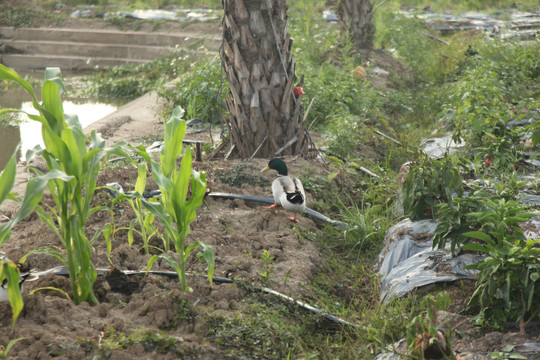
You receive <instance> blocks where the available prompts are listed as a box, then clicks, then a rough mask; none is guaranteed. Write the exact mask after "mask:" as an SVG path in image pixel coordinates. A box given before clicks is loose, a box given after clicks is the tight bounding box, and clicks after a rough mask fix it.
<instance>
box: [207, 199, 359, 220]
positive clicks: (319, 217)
mask: <svg viewBox="0 0 540 360" xmlns="http://www.w3.org/2000/svg"><path fill="white" fill-rule="evenodd" d="M207 196H210V197H213V198H216V199H228V200H234V199H239V200H245V201H254V202H260V203H263V204H273V203H274V199H272V198H266V197H261V196H252V195H240V194H228V193H219V192H218V193H216V192H211V193H210V194H208V195H207ZM305 212H306V213H307V214H308V215H309V216H310V217H311V218H313V219H315V220H318V221H322V222H325V223H327V224H331V225H334V226H337V227H349V225H348V224H347V223H344V222H341V221H336V220H332V219H330V218H329V217H326V216H324V215H323V214H321V213H320V212H317V211H315V210H312V209H310V208H306V210H305Z"/></svg>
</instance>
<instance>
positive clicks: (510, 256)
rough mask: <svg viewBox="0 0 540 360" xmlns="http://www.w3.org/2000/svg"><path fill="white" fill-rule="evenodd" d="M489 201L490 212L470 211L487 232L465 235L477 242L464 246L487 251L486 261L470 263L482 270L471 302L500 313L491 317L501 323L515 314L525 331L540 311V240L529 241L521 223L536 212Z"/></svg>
mask: <svg viewBox="0 0 540 360" xmlns="http://www.w3.org/2000/svg"><path fill="white" fill-rule="evenodd" d="M486 202H487V205H488V211H484V212H481V213H472V214H470V216H473V217H475V218H477V219H478V220H479V221H481V222H482V224H483V225H482V229H483V230H484V231H473V232H468V233H465V234H464V236H468V237H470V238H473V239H476V240H477V242H474V243H469V244H465V245H464V246H463V249H465V250H470V251H479V252H481V253H484V254H486V258H485V259H484V260H483V261H481V262H479V263H477V264H474V265H470V266H469V268H470V269H475V270H479V272H480V273H479V275H478V279H477V282H476V291H475V292H474V294H473V296H472V298H471V299H470V301H469V303H473V302H478V303H479V304H480V306H481V308H482V311H483V312H484V313H485V312H488V313H490V314H497V315H498V316H497V317H496V318H494V316H490V315H489V314H487V316H488V317H492V320H494V321H495V322H498V323H502V322H504V321H506V320H507V319H508V318H512V317H514V318H515V319H516V320H517V321H519V325H520V332H521V333H524V332H525V326H526V324H527V322H528V321H530V320H531V319H533V318H535V317H536V316H538V314H540V301H539V298H540V297H539V296H538V291H535V288H537V286H536V284H537V283H538V282H539V279H540V248H539V247H538V244H539V243H540V241H539V240H532V239H528V240H527V239H526V238H525V236H524V235H523V232H522V231H521V229H520V228H519V226H518V224H519V223H521V222H525V221H527V219H528V218H530V217H532V216H533V215H532V214H529V213H525V212H523V210H524V208H523V207H519V205H517V204H516V203H512V202H506V201H505V200H504V199H501V200H500V201H499V202H497V203H495V202H493V201H491V200H487V201H486ZM478 241H480V242H478ZM535 293H536V296H535Z"/></svg>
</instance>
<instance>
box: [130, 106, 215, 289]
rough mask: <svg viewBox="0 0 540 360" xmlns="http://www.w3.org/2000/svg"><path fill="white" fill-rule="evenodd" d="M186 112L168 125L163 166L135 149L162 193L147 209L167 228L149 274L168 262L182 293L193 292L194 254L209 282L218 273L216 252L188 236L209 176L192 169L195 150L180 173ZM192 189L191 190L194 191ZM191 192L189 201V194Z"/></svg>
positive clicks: (178, 113) (179, 110)
mask: <svg viewBox="0 0 540 360" xmlns="http://www.w3.org/2000/svg"><path fill="white" fill-rule="evenodd" d="M183 114H184V110H183V109H182V108H181V107H177V108H176V109H175V110H173V112H172V115H171V118H170V120H169V121H167V123H166V124H165V134H164V135H165V136H164V145H163V148H162V150H161V155H160V160H161V163H158V162H157V161H155V160H153V159H152V158H151V156H150V155H149V154H148V153H147V152H146V151H145V149H144V147H142V146H139V147H137V148H134V150H135V151H136V153H137V154H139V155H140V156H142V157H143V158H144V159H145V160H146V161H147V162H148V163H150V164H151V168H152V177H153V178H154V181H155V182H156V184H157V185H158V186H159V189H160V190H161V196H160V197H159V199H158V201H153V200H146V199H144V198H142V197H141V201H142V203H143V204H144V206H145V207H146V208H147V209H148V210H150V212H152V214H154V215H155V216H156V218H157V219H159V221H160V222H161V223H162V224H163V226H164V227H165V238H166V241H165V249H164V252H163V253H162V254H160V255H159V256H158V255H154V256H152V258H150V260H149V261H148V265H147V270H148V271H149V270H150V269H151V268H152V265H153V264H154V262H155V261H156V260H157V259H158V258H162V259H164V260H165V261H166V262H167V263H168V264H169V265H170V266H171V267H172V268H173V269H174V270H175V271H176V273H177V274H178V279H179V281H180V283H181V284H182V290H183V291H186V290H189V288H188V286H187V280H186V260H187V259H188V258H189V256H190V255H191V252H192V251H193V250H195V249H196V248H199V249H200V250H201V252H202V253H203V257H204V259H205V260H206V263H207V265H208V278H209V280H210V283H211V282H212V275H213V273H214V252H213V250H212V248H211V247H209V246H208V245H206V244H205V243H203V242H200V241H196V242H195V243H194V244H186V242H185V239H186V236H187V235H188V234H189V232H190V228H189V224H190V223H191V222H192V221H193V220H195V217H196V216H197V214H196V210H197V208H198V207H199V206H201V205H202V202H203V198H204V195H205V192H206V174H205V173H204V172H203V173H199V172H198V171H195V170H193V169H192V167H191V149H187V150H186V151H185V152H184V156H183V157H182V161H181V163H180V169H178V164H177V162H176V159H177V158H178V157H179V156H180V154H181V153H182V148H183V146H182V140H183V139H184V135H185V133H186V122H185V121H184V120H182V116H183ZM190 185H191V188H190ZM189 189H191V192H190V194H189V195H190V197H189V200H187V197H188V190H189ZM170 243H172V244H173V245H174V249H175V251H176V253H177V254H178V255H179V256H178V258H179V259H178V261H177V260H175V259H174V258H173V257H172V256H171V255H170V254H168V251H169V249H170Z"/></svg>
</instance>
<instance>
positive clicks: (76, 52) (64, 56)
mask: <svg viewBox="0 0 540 360" xmlns="http://www.w3.org/2000/svg"><path fill="white" fill-rule="evenodd" d="M0 44H5V45H7V46H6V48H8V49H9V48H11V49H15V51H14V52H13V53H5V54H1V53H0V63H2V64H4V65H6V66H8V67H11V68H14V69H15V70H17V71H27V70H41V69H45V68H46V67H49V66H58V67H60V68H61V69H62V70H73V71H81V70H93V69H96V68H107V67H113V66H120V65H125V64H127V63H132V64H140V63H145V62H148V61H151V60H154V59H157V58H159V57H161V56H163V55H165V54H167V53H169V52H171V51H179V52H182V51H186V52H188V53H189V54H193V55H190V56H193V57H194V58H195V57H200V56H202V55H203V53H202V52H200V51H198V50H197V49H198V48H199V47H200V46H201V45H204V47H205V48H206V49H209V50H210V51H211V52H215V51H217V49H218V48H219V46H220V45H221V38H220V37H219V36H215V35H213V36H206V35H204V36H203V35H197V34H192V33H165V32H151V33H147V32H138V31H118V30H102V29H64V28H13V27H1V26H0Z"/></svg>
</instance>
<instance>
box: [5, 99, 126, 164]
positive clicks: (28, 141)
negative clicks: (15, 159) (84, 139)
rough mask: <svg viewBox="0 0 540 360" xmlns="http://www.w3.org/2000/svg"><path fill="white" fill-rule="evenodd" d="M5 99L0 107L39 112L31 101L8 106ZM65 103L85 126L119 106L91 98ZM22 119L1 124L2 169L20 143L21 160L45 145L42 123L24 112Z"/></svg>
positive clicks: (67, 109)
mask: <svg viewBox="0 0 540 360" xmlns="http://www.w3.org/2000/svg"><path fill="white" fill-rule="evenodd" d="M3 100H4V99H1V100H0V108H8V107H9V108H17V109H21V110H23V111H25V112H27V113H28V114H34V115H35V114H37V111H36V110H35V109H34V107H33V106H32V102H31V101H23V102H21V103H20V105H18V106H13V104H10V105H11V106H6V105H7V104H4V101H3ZM6 100H7V99H6ZM63 105H64V113H66V114H75V115H77V116H78V117H79V121H80V122H81V125H82V127H83V128H85V127H87V126H88V125H90V124H92V123H93V122H95V121H97V120H100V119H102V118H103V117H105V116H107V115H109V114H110V113H112V112H114V111H116V109H117V108H118V105H116V104H105V103H100V102H96V101H90V100H64V101H63ZM20 119H21V122H20V123H18V124H17V125H0V170H2V169H3V168H4V166H5V165H6V163H7V162H8V160H9V158H10V157H11V155H12V154H13V152H14V151H15V148H16V147H17V145H18V144H20V151H19V160H22V159H24V158H25V154H26V151H27V150H29V149H32V148H34V147H35V146H36V145H41V146H42V147H43V139H42V136H41V123H39V122H37V121H33V120H29V119H28V118H27V117H26V115H24V114H21V116H20Z"/></svg>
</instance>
